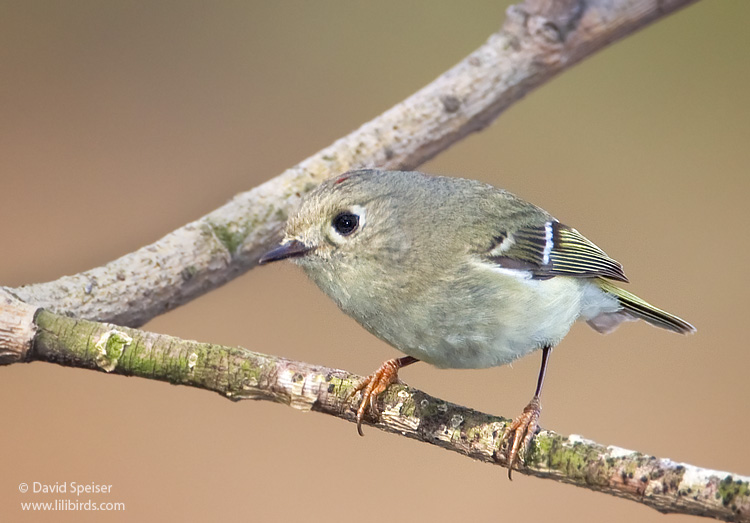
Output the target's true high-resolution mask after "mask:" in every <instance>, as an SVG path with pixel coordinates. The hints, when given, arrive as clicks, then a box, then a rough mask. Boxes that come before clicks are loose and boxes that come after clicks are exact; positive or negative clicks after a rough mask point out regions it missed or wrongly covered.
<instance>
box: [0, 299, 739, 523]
mask: <svg viewBox="0 0 750 523" xmlns="http://www.w3.org/2000/svg"><path fill="white" fill-rule="evenodd" d="M32 318H33V319H32ZM10 355H13V356H12V357H11V356H10ZM3 356H5V361H3ZM13 361H24V362H29V361H47V362H53V363H57V364H60V365H64V366H69V367H81V368H87V369H94V370H104V371H106V372H112V373H115V374H122V375H126V376H140V377H143V378H147V379H155V380H162V381H168V382H170V383H173V384H178V385H188V386H191V387H199V388H203V389H206V390H211V391H214V392H218V393H219V394H221V395H222V396H225V397H227V398H230V399H232V400H236V401H238V400H243V399H263V400H270V401H274V402H277V403H283V404H285V405H289V406H291V407H294V408H296V409H299V410H305V411H309V410H314V411H317V412H322V413H324V414H329V415H332V416H335V417H338V418H342V419H346V420H348V421H354V418H355V411H354V409H353V400H351V398H350V395H351V393H352V391H353V387H354V385H355V384H356V383H357V382H358V381H359V380H360V379H361V377H360V376H356V375H354V374H350V373H348V372H345V371H341V370H335V369H329V368H325V367H320V366H315V365H310V364H308V363H302V362H297V361H291V360H287V359H284V358H279V357H275V356H268V355H265V354H260V353H257V352H252V351H249V350H247V349H243V348H232V347H222V346H219V345H211V344H207V343H198V342H195V341H186V340H181V339H178V338H174V337H171V336H166V335H161V334H154V333H149V332H144V331H139V330H134V329H129V328H125V327H117V326H115V325H111V324H105V323H97V322H92V321H87V320H77V319H73V318H68V317H65V316H60V315H57V314H54V313H51V312H47V311H44V310H41V309H40V310H36V311H35V310H34V308H33V307H30V306H28V305H26V304H23V303H19V302H18V301H17V300H15V299H13V298H12V297H10V296H8V295H4V294H3V293H2V291H0V363H3V362H5V363H10V362H13ZM380 400H381V401H382V405H381V407H380V411H381V414H380V415H379V416H378V418H377V419H374V420H370V421H372V422H373V424H374V426H376V427H378V428H380V429H381V430H385V431H387V432H392V433H394V434H400V435H402V436H406V437H408V438H412V439H416V440H419V441H423V442H425V443H431V444H433V445H437V446H439V447H442V448H445V449H447V450H452V451H454V452H458V453H460V454H463V455H465V456H467V457H470V458H473V459H476V460H479V461H484V462H487V463H492V464H499V465H505V462H504V458H503V454H502V452H500V449H499V445H500V436H501V434H502V433H503V428H504V426H505V424H506V423H507V422H508V421H509V420H507V419H505V418H500V417H495V416H491V415H489V414H483V413H481V412H477V411H474V410H471V409H468V408H466V407H462V406H460V405H455V404H452V403H448V402H445V401H442V400H440V399H437V398H434V397H432V396H429V395H427V394H425V393H424V392H421V391H418V390H416V389H412V388H410V387H407V386H406V385H394V386H391V387H389V389H388V390H387V391H386V392H385V393H384V394H383V395H381V398H380ZM352 437H355V436H354V431H352ZM519 472H520V473H522V474H529V475H533V476H538V477H542V478H548V479H553V480H556V481H559V482H562V483H569V484H572V485H576V486H579V487H583V488H588V489H591V490H595V491H599V492H604V493H606V494H611V495H613V496H618V497H622V498H626V499H629V500H632V501H637V502H640V503H643V504H645V505H647V506H649V507H652V508H654V509H656V510H658V511H660V512H665V513H684V514H693V515H699V516H709V517H713V518H718V519H722V520H725V521H746V522H747V521H750V477H746V476H740V475H737V474H731V473H728V472H719V471H715V470H708V469H703V468H700V467H696V466H693V465H689V464H686V463H675V462H673V461H671V460H669V459H660V458H656V457H654V456H649V455H646V454H642V453H640V452H635V451H629V450H625V449H622V448H619V447H614V446H605V445H601V444H599V443H595V442H593V441H590V440H586V439H584V438H582V437H580V436H576V435H571V436H563V435H560V434H556V433H554V432H552V431H548V430H542V431H541V432H540V433H539V434H538V435H537V437H536V438H535V439H534V442H533V443H532V445H531V448H530V451H529V453H528V454H527V456H526V462H525V465H523V466H521V467H520V468H519Z"/></svg>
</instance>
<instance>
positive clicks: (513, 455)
mask: <svg viewBox="0 0 750 523" xmlns="http://www.w3.org/2000/svg"><path fill="white" fill-rule="evenodd" d="M550 352H552V347H549V346H547V347H544V348H543V349H542V366H541V368H540V369H539V378H538V379H537V382H536V392H535V393H534V397H533V398H531V401H530V402H529V404H528V405H526V408H525V409H523V412H522V413H521V415H520V416H518V417H517V418H516V419H514V420H513V423H510V424H509V425H508V426H507V427H505V431H504V432H503V437H502V440H501V441H502V445H507V447H506V451H505V461H506V463H507V465H508V479H511V480H512V479H513V478H512V477H511V473H512V472H513V466H514V465H515V464H516V463H517V462H518V459H519V457H520V456H521V455H523V454H525V453H526V450H527V449H528V447H529V443H531V439H532V438H533V437H534V434H535V433H536V429H537V428H538V427H539V424H538V423H537V422H538V421H539V414H541V412H542V404H541V402H540V400H539V395H540V394H541V393H542V385H544V375H545V374H546V373H547V360H548V358H549V354H550Z"/></svg>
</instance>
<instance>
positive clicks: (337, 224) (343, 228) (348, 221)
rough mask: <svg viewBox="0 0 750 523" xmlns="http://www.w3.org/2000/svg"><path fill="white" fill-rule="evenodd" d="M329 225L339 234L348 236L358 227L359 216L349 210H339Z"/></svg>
mask: <svg viewBox="0 0 750 523" xmlns="http://www.w3.org/2000/svg"><path fill="white" fill-rule="evenodd" d="M331 225H332V226H333V228H334V230H335V231H336V232H337V233H339V234H340V235H341V236H349V235H350V234H351V233H353V232H354V231H356V230H357V227H359V216H357V215H356V214H352V213H350V212H349V211H344V212H340V213H338V214H337V215H336V217H335V218H334V219H333V221H332V222H331Z"/></svg>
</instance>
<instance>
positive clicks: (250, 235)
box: [10, 0, 694, 326]
mask: <svg viewBox="0 0 750 523" xmlns="http://www.w3.org/2000/svg"><path fill="white" fill-rule="evenodd" d="M693 1H694V0H616V1H615V0H585V1H584V0H526V2H525V3H523V4H519V5H516V6H512V7H510V8H509V9H508V12H507V19H506V21H505V23H504V25H503V27H502V29H501V30H500V31H498V32H497V33H495V34H493V35H492V36H490V38H489V39H488V40H487V42H486V43H485V44H484V45H482V46H481V47H479V48H478V49H477V50H476V51H474V52H473V53H471V54H470V55H469V56H468V57H466V58H465V59H464V60H462V61H461V62H460V63H459V64H457V65H456V66H455V67H453V68H452V69H450V70H448V71H447V72H445V73H444V74H443V75H441V76H440V77H438V78H437V79H436V80H435V81H433V82H432V83H430V84H429V85H428V86H426V87H424V88H423V89H422V90H420V91H419V92H417V93H415V94H414V95H412V96H411V97H410V98H408V99H407V100H405V101H404V102H402V103H400V104H398V105H396V106H395V107H393V108H392V109H390V110H388V111H386V112H385V113H383V114H382V115H380V116H378V117H377V118H375V119H374V120H372V121H370V122H368V123H366V124H364V125H363V126H362V127H360V128H359V129H357V130H356V131H354V132H352V133H351V134H349V135H348V136H346V137H344V138H342V139H340V140H338V141H336V142H335V143H333V144H332V145H330V146H329V147H327V148H325V149H323V150H322V151H320V152H318V153H317V154H314V155H313V156H311V157H309V158H308V159H306V160H304V161H303V162H301V163H300V164H298V165H296V166H294V167H292V168H291V169H288V170H287V171H285V172H284V173H282V174H281V175H279V176H278V177H276V178H274V179H272V180H270V181H268V182H266V183H265V184H263V185H261V186H259V187H257V188H255V189H253V190H251V191H248V192H245V193H242V194H239V195H237V196H235V197H234V199H233V200H232V201H230V202H229V203H227V204H226V205H224V206H223V207H221V208H219V209H216V210H215V211H213V212H211V213H210V214H208V215H206V216H204V217H202V218H200V219H198V220H197V221H194V222H192V223H190V224H188V225H186V226H184V227H182V228H180V229H177V230H175V231H174V232H172V233H170V234H168V235H167V236H165V237H164V238H162V239H160V240H158V241H156V242H155V243H153V244H151V245H148V246H146V247H143V248H142V249H139V250H138V251H135V252H133V253H130V254H127V255H125V256H123V257H121V258H119V259H117V260H114V261H112V262H110V263H108V264H106V265H104V266H102V267H98V268H95V269H91V270H88V271H85V272H82V273H80V274H76V275H73V276H65V277H62V278H60V279H58V280H55V281H52V282H47V283H38V284H32V285H25V286H23V287H19V288H16V289H10V290H12V292H13V293H14V294H15V295H17V296H18V297H20V298H21V299H22V300H24V301H26V302H28V303H33V304H36V305H38V306H41V307H44V308H46V309H49V310H52V311H55V312H58V313H60V314H65V315H69V316H76V317H80V318H88V319H96V320H100V321H111V322H114V323H117V324H120V325H131V326H138V325H142V324H144V323H145V322H146V321H148V320H149V319H151V318H153V317H155V316H157V315H159V314H161V313H163V312H166V311H168V310H171V309H173V308H175V307H177V306H179V305H181V304H183V303H186V302H188V301H190V300H192V299H193V298H195V297H197V296H200V295H201V294H204V293H205V292H208V291H209V290H211V289H214V288H216V287H218V286H220V285H222V284H224V283H226V282H227V281H229V280H231V279H233V278H235V277H236V276H238V275H240V274H242V273H244V272H245V271H247V270H248V269H250V268H252V267H254V266H255V265H256V263H257V260H258V258H259V257H260V255H261V254H262V253H263V252H264V251H265V250H266V249H267V247H268V246H269V245H271V244H272V243H273V242H275V241H276V240H277V238H278V236H279V234H280V231H281V228H282V226H283V224H284V223H285V221H286V219H287V216H288V215H289V213H290V212H291V211H292V210H293V209H294V208H295V206H296V205H297V204H298V202H299V200H300V197H301V195H303V194H304V193H306V192H308V191H309V190H311V189H312V188H314V187H315V186H316V185H317V184H319V183H320V182H321V181H322V180H324V179H325V178H327V177H329V176H331V175H333V174H337V173H341V172H343V171H347V170H349V169H353V168H357V167H381V168H414V167H416V166H418V165H419V164H421V163H423V162H425V161H426V160H428V159H430V158H432V157H433V156H435V155H436V154H438V153H439V152H440V151H442V150H445V149H446V148H448V147H449V146H450V145H452V144H453V143H455V142H457V141H458V140H460V139H462V138H463V137H465V136H466V135H468V134H470V133H472V132H474V131H478V130H480V129H482V128H484V127H485V126H487V125H488V124H489V123H491V122H492V121H493V120H494V119H495V118H496V117H497V116H498V115H499V114H500V113H501V112H502V111H503V110H505V109H506V108H507V107H508V106H510V105H511V104H513V103H514V102H515V101H517V100H519V99H520V98H522V97H523V96H525V95H526V94H527V93H529V92H530V91H532V90H533V89H535V88H536V87H538V86H540V85H542V84H544V83H545V82H547V81H548V80H549V79H551V78H552V77H554V76H555V75H557V74H558V73H560V72H561V71H563V70H565V69H567V68H568V67H570V66H572V65H573V64H575V63H577V62H579V61H580V60H582V59H584V58H585V57H587V56H590V55H591V54H593V53H595V52H596V51H598V50H600V49H602V48H604V47H605V46H607V45H608V44H610V43H611V42H614V41H616V40H618V39H620V38H622V37H624V36H626V35H628V34H631V33H633V32H635V31H636V30H638V29H640V28H641V27H644V26H645V25H647V24H649V23H650V22H653V21H654V20H657V19H659V18H661V17H663V16H666V15H668V14H670V13H672V12H674V11H675V10H677V9H679V8H681V7H683V6H685V5H688V4H690V3H692V2H693ZM113 197H115V196H114V195H113Z"/></svg>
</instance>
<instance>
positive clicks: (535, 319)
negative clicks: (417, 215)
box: [367, 276, 600, 368]
mask: <svg viewBox="0 0 750 523" xmlns="http://www.w3.org/2000/svg"><path fill="white" fill-rule="evenodd" d="M508 278H510V279H509V280H507V281H504V282H502V283H503V284H502V285H501V286H498V287H497V288H494V289H487V288H482V289H476V290H473V291H471V292H466V290H461V289H459V290H458V292H457V294H461V292H463V293H464V294H465V295H464V296H461V295H458V296H457V295H453V296H452V299H451V300H449V302H450V304H451V309H450V310H445V308H441V307H437V306H433V307H429V306H427V305H425V304H424V303H421V304H415V306H414V307H412V309H413V310H409V309H408V308H407V310H403V311H401V314H399V315H396V317H397V318H398V320H396V321H393V320H392V318H393V317H392V316H391V317H390V318H391V320H389V321H388V322H385V323H384V324H381V325H367V327H368V329H369V330H371V331H372V332H373V333H374V334H376V335H377V336H379V337H381V338H383V339H385V340H386V341H388V342H389V343H391V344H392V345H394V346H395V347H396V348H398V349H399V350H401V351H402V352H404V353H405V354H408V355H409V356H413V357H415V358H418V359H420V360H422V361H424V362H426V363H430V364H432V365H435V366H436V367H443V368H485V367H495V366H499V365H505V364H507V363H510V362H512V361H513V360H515V359H517V358H520V357H521V356H525V355H526V354H529V353H530V352H533V351H535V350H537V349H540V348H542V347H544V346H554V345H556V344H557V343H559V342H560V340H562V338H563V337H564V336H565V335H566V334H567V333H568V331H569V330H570V327H571V326H572V324H573V323H574V322H575V321H576V319H578V317H579V315H580V313H581V308H582V302H583V301H584V295H585V294H587V288H586V286H588V285H590V284H589V283H587V282H586V281H585V280H579V279H574V278H565V277H562V278H561V277H556V278H551V279H548V280H531V279H528V280H524V279H520V278H515V277H512V276H509V277H508ZM597 292H600V291H598V290H597ZM434 301H436V302H438V303H439V300H438V299H437V298H434Z"/></svg>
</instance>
